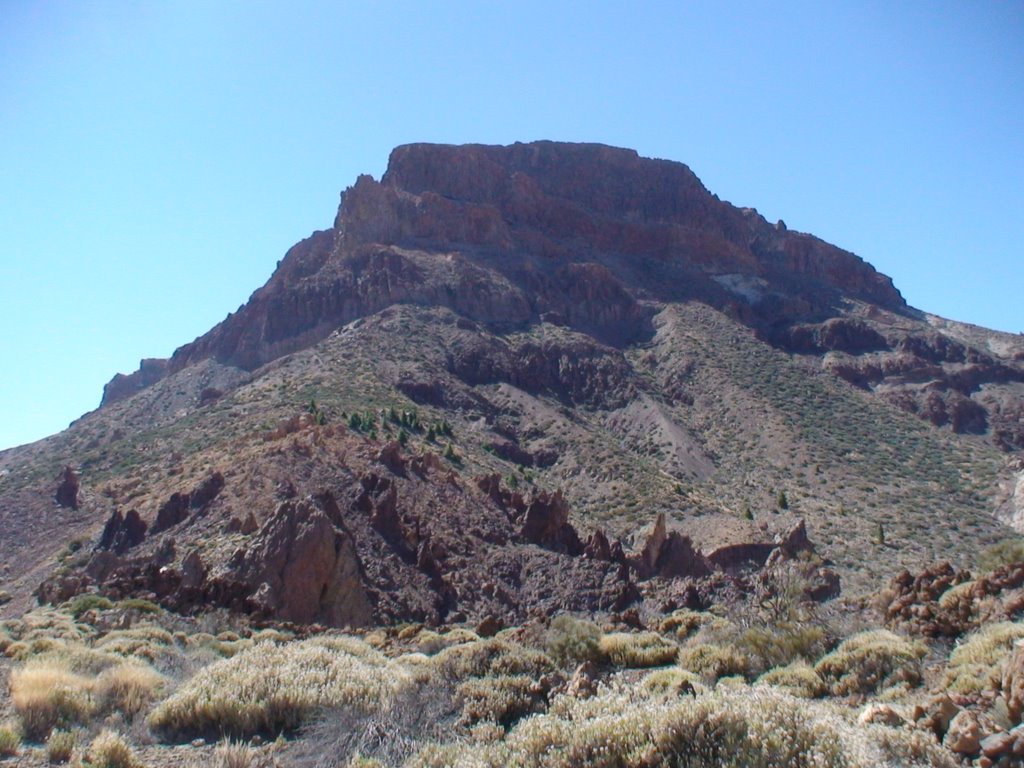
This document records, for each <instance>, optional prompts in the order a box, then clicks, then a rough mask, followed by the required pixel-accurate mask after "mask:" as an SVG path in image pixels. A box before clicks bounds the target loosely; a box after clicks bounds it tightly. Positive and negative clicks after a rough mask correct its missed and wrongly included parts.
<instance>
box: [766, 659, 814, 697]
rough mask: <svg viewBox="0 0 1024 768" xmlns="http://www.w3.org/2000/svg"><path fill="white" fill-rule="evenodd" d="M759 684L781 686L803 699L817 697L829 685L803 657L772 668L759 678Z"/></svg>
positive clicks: (787, 691)
mask: <svg viewBox="0 0 1024 768" xmlns="http://www.w3.org/2000/svg"><path fill="white" fill-rule="evenodd" d="M756 684H757V685H759V686H761V685H771V686H774V687H775V688H781V689H782V690H784V691H786V693H789V694H791V695H793V696H798V697H799V698H801V699H817V698H819V697H821V696H824V695H825V694H826V693H827V692H828V686H827V685H825V681H824V680H822V679H821V675H819V674H818V673H817V672H815V671H814V667H812V666H811V665H810V664H808V663H807V662H806V661H803V660H802V659H801V660H799V661H794V662H793V663H791V664H788V665H786V666H784V667H776V668H775V669H770V670H768V671H767V672H765V673H764V674H763V675H761V676H760V677H759V678H757V683H756Z"/></svg>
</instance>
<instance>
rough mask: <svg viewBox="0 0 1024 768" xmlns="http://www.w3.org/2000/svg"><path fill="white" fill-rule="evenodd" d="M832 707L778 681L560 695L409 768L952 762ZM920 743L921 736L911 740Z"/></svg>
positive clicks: (867, 767) (798, 767)
mask: <svg viewBox="0 0 1024 768" xmlns="http://www.w3.org/2000/svg"><path fill="white" fill-rule="evenodd" d="M874 737H875V732H874V731H870V730H868V729H865V728H860V727H857V726H855V725H853V724H851V723H849V722H848V721H846V720H844V719H843V718H842V717H840V716H839V715H838V714H837V713H836V711H835V710H834V709H832V708H830V707H828V706H827V705H825V704H820V703H815V704H811V703H810V702H806V701H802V700H800V699H795V698H793V697H791V696H787V695H786V694H784V693H781V692H778V691H774V690H772V689H770V688H763V689H750V688H747V687H742V688H739V689H737V690H728V691H715V692H713V693H710V694H707V695H705V696H699V697H696V698H692V697H683V698H680V699H665V700H662V701H655V700H650V699H644V700H639V701H637V700H635V699H632V698H631V697H630V696H629V695H628V693H625V692H623V691H608V692H605V693H602V694H600V695H598V696H597V697H594V698H592V699H585V700H576V699H571V698H569V697H562V698H560V699H558V700H557V701H556V702H555V703H554V704H553V705H552V707H551V709H550V710H549V711H548V712H547V713H546V714H542V715H538V716H536V717H530V718H526V719H524V720H521V721H520V722H519V723H518V724H517V725H516V726H515V727H514V728H513V729H512V730H511V731H510V732H509V733H508V735H507V736H506V738H505V739H503V740H500V741H496V742H490V743H482V744H465V743H463V744H458V743H456V744H446V745H431V746H427V747H425V748H423V749H422V750H421V751H420V752H419V753H418V754H417V755H416V756H415V757H414V758H413V759H412V760H411V761H409V763H408V765H411V766H414V767H416V768H433V767H435V766H436V767H438V768H439V767H440V766H488V767H494V768H498V767H499V766H500V767H501V768H504V767H505V766H517V767H525V766H536V767H537V768H541V766H543V767H544V768H570V766H573V767H574V766H580V765H587V766H598V767H599V768H613V766H685V767H686V768H704V767H705V766H706V767H707V768H711V767H712V766H714V767H715V768H769V767H770V768H775V766H787V768H812V766H813V768H876V767H879V766H893V765H903V766H911V765H915V766H922V767H923V766H926V765H932V766H936V767H938V766H943V767H944V768H945V767H947V766H949V767H951V766H952V765H953V762H952V760H951V759H950V758H949V757H948V755H945V754H944V753H943V752H942V750H941V748H940V747H939V746H938V745H934V744H932V745H927V744H926V743H924V742H923V741H921V740H915V738H914V737H913V736H910V735H904V734H902V733H899V732H893V733H892V734H886V737H885V739H877V738H874ZM911 742H913V743H911Z"/></svg>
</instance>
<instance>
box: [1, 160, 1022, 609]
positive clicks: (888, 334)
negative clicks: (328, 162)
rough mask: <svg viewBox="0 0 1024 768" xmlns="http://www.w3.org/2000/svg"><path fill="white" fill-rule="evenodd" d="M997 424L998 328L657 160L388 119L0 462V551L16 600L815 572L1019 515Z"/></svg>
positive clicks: (204, 597)
mask: <svg viewBox="0 0 1024 768" xmlns="http://www.w3.org/2000/svg"><path fill="white" fill-rule="evenodd" d="M1022 448H1024V339H1022V338H1020V337H1017V336H1013V335H1010V334H1003V333H998V332H995V331H988V330H985V329H981V328H977V327H973V326H968V325H965V324H961V323H957V322H954V321H950V320H944V319H941V318H937V317H934V316H931V315H928V314H926V313H924V312H922V311H919V310H916V309H914V308H911V307H909V306H908V305H907V304H906V302H905V301H904V300H903V298H902V296H901V295H900V293H899V292H898V291H897V290H896V289H895V288H894V287H893V285H892V281H891V280H890V279H889V278H888V277H886V276H884V275H882V274H880V273H879V272H878V271H876V270H875V269H874V268H873V267H872V266H871V265H869V264H867V263H866V262H864V261H863V260H861V259H860V258H858V257H857V256H855V255H854V254H851V253H849V252H847V251H844V250H842V249H840V248H837V247H835V246H833V245H830V244H828V243H826V242H823V241H822V240H819V239H818V238H815V237H813V236H811V235H808V234H802V233H797V232H792V231H789V230H788V229H787V228H786V227H785V225H784V224H783V223H782V222H778V223H776V224H771V223H769V222H767V221H766V220H765V219H764V218H763V217H761V216H760V215H759V214H758V213H757V212H756V211H754V210H753V209H740V208H736V207H734V206H732V205H730V204H729V203H726V202H724V201H721V200H719V199H718V198H717V197H716V196H715V195H713V194H711V193H710V192H709V191H708V190H707V189H705V188H704V186H703V185H702V184H701V182H700V181H699V180H698V178H697V177H696V176H695V175H694V174H693V173H692V172H691V171H690V170H689V169H688V168H687V167H686V166H685V165H682V164H680V163H675V162H669V161H665V160H652V159H646V158H642V157H640V156H638V155H637V153H635V152H633V151H630V150H625V149H616V148H612V147H606V146H601V145H596V144H562V143H553V142H535V143H530V144H515V145H512V146H508V147H495V146H481V145H468V146H457V147H456V146H443V145H429V144H413V145H408V146H402V147H399V148H397V149H395V150H394V152H393V153H392V155H391V159H390V162H389V165H388V169H387V172H386V173H385V174H384V176H383V178H382V179H381V180H380V181H379V182H378V181H375V180H374V179H373V178H371V177H369V176H361V177H359V179H357V180H356V182H355V184H354V185H353V186H352V187H350V188H349V189H347V190H346V191H345V192H344V193H343V194H342V199H341V204H340V207H339V210H338V214H337V217H336V219H335V221H334V225H333V226H332V227H331V228H330V229H327V230H325V231H320V232H316V233H314V234H313V235H311V236H310V237H308V238H307V239H305V240H303V241H302V242H300V243H298V244H297V245H295V246H294V247H293V248H292V249H290V250H289V252H288V253H287V254H286V255H285V257H284V259H283V260H282V261H281V262H280V263H279V265H278V268H277V269H276V271H275V272H274V274H273V275H272V276H271V278H270V280H269V281H268V282H267V283H266V285H264V286H263V287H262V288H260V289H259V290H257V291H256V292H255V293H254V294H253V295H252V297H251V298H250V299H249V301H248V302H247V303H246V304H245V305H244V306H242V307H241V308H239V309H238V311H236V312H235V313H233V314H231V315H229V316H228V317H227V318H226V319H225V320H224V321H223V322H222V323H220V324H218V325H217V326H216V327H214V328H213V329H211V330H210V331H209V332H208V333H206V334H205V335H203V336H201V337H200V338H198V339H196V340H195V341H193V342H192V343H190V344H186V345H185V346H183V347H181V348H180V349H178V350H177V351H176V352H175V353H174V355H173V356H172V357H171V358H170V359H169V360H146V361H143V363H142V365H141V366H140V369H139V370H138V371H137V372H135V373H133V374H130V375H127V376H125V375H118V376H115V377H114V379H113V380H112V381H111V382H110V383H109V384H108V385H107V386H106V388H105V391H104V395H103V401H102V406H101V407H100V408H99V409H98V410H96V411H94V412H92V413H90V414H87V415H85V416H84V417H83V418H81V419H80V420H78V421H77V422H76V423H75V424H73V425H72V426H71V427H70V428H69V429H68V430H66V431H65V432H63V433H61V434H59V435H55V436H54V437H51V438H47V439H46V440H43V441H40V442H39V443H36V444H33V445H30V446H24V447H22V448H19V449H14V450H10V451H5V452H3V453H0V530H2V531H4V533H3V534H0V561H2V562H3V563H5V564H6V565H7V567H8V569H9V572H10V573H13V574H17V577H16V578H15V577H12V579H11V586H10V587H8V589H9V591H10V592H11V594H12V595H13V596H14V597H15V598H16V599H15V601H14V602H13V603H12V604H13V605H23V604H24V601H25V600H27V598H28V595H29V594H30V593H31V592H32V591H33V590H35V593H36V595H37V596H38V597H39V598H40V599H42V600H45V601H53V602H59V601H60V600H64V599H67V598H68V597H70V596H72V595H74V594H77V593H79V592H82V591H89V590H98V591H100V592H103V593H104V594H110V595H113V596H127V595H144V596H147V597H149V598H151V599H154V600H157V601H159V602H161V603H163V604H164V605H166V606H169V607H172V608H175V609H176V610H179V611H184V612H188V611H194V610H200V609H205V608H208V607H210V606H224V607H227V608H230V609H232V610H239V611H244V612H247V613H252V614H254V615H257V616H260V617H264V618H270V619H276V620H287V621H294V622H300V623H305V622H319V623H324V624H332V625H339V626H341V625H372V624H375V623H380V622H390V621H400V620H418V621H427V622H431V623H437V622H440V621H449V620H450V621H456V620H466V619H467V618H469V619H481V618H483V617H487V616H490V617H497V618H498V620H499V621H501V622H518V621H522V620H523V619H524V618H525V617H527V616H529V615H530V614H531V613H533V612H537V611H541V612H545V611H547V612H550V611H553V610H587V611H593V610H613V609H614V610H624V609H627V608H628V607H629V606H637V605H640V606H645V610H660V609H661V608H662V607H664V606H672V605H676V606H679V605H698V606H705V607H706V606H707V605H709V604H711V603H714V602H715V601H716V600H718V599H723V598H722V596H723V595H724V596H729V595H732V596H735V595H737V594H742V593H743V590H744V589H748V590H749V589H750V588H751V582H750V581H749V580H747V579H748V577H749V576H750V574H751V573H757V572H758V570H759V569H761V568H763V567H765V565H766V563H769V562H774V563H777V562H779V561H780V560H782V561H790V560H792V561H794V562H799V563H801V565H800V567H801V568H804V569H805V570H806V571H807V572H806V573H805V574H804V576H805V577H806V579H807V582H808V584H810V585H811V587H810V589H811V590H812V591H813V593H814V594H815V595H816V597H817V598H819V599H823V598H826V597H829V596H834V595H835V594H836V591H837V590H838V589H839V584H840V582H841V583H842V585H843V589H844V590H847V591H850V592H853V593H856V592H858V591H861V590H863V589H865V588H868V587H872V586H877V577H878V575H879V574H880V573H881V574H886V573H893V572H895V571H897V570H898V569H900V568H903V567H907V568H920V567H921V566H923V565H924V564H925V563H928V562H930V561H932V560H934V559H935V558H936V557H938V556H939V555H942V556H944V557H949V556H951V553H953V555H952V556H954V557H955V558H957V559H959V560H961V561H963V563H964V564H969V563H970V562H971V561H972V560H973V559H974V558H975V557H976V555H977V554H978V553H979V552H981V551H982V550H983V549H985V548H986V547H989V546H991V545H992V544H994V543H996V542H998V541H1000V540H1002V539H1003V538H1005V536H1006V535H1007V534H1008V533H1009V532H1010V530H1011V528H1010V527H1009V526H1012V525H1016V526H1018V527H1019V526H1021V525H1022V521H1024V514H1022V510H1024V481H1021V480H1020V478H1021V476H1022V475H1024V465H1022V464H1021V462H1020V458H1019V453H1018V452H1019V451H1020V450H1021V449H1022ZM26 530H35V531H38V532H39V534H40V535H38V536H34V537H31V538H30V537H27V536H24V535H22V534H21V533H19V532H22V531H26ZM69 544H70V546H68V545H69ZM54 558H57V560H56V561H55V560H54ZM19 601H21V602H19Z"/></svg>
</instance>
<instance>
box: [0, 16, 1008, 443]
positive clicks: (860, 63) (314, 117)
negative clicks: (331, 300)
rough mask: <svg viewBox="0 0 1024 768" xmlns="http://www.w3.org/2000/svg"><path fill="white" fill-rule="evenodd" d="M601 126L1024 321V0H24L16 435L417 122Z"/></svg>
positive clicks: (8, 89)
mask: <svg viewBox="0 0 1024 768" xmlns="http://www.w3.org/2000/svg"><path fill="white" fill-rule="evenodd" d="M536 139H552V140H561V141H595V142H602V143H605V144H611V145H616V146H624V147H630V148H633V149H636V150H637V151H639V152H640V154H641V155H645V156H648V157H660V158H666V159H671V160H677V161H680V162H684V163H686V164H687V165H689V166H690V168H691V169H692V170H693V171H694V172H695V173H696V174H697V175H698V176H699V177H700V178H701V180H702V181H703V182H704V184H705V186H707V187H708V188H709V189H710V190H711V191H712V192H714V193H716V194H717V195H719V197H721V198H722V199H724V200H729V201H730V202H732V203H734V204H736V205H740V206H749V207H755V208H757V209H758V210H759V211H760V212H761V213H762V214H763V215H764V216H765V217H766V218H768V219H769V220H770V221H775V220H776V219H780V218H781V219H784V220H785V222H786V224H787V226H788V227H789V228H790V229H796V230H800V231H805V232H811V233H813V234H815V235H817V236H819V237H822V238H824V239H825V240H828V241H829V242H832V243H835V244H836V245H839V246H841V247H843V248H846V249H847V250H851V251H853V252H855V253H857V254H858V255H859V256H861V257H863V258H864V259H866V260H867V261H869V262H870V263H872V264H873V265H874V266H875V267H876V268H877V269H879V270H880V271H882V272H884V273H885V274H888V275H890V276H891V277H892V278H893V279H894V281H895V284H896V286H897V287H898V288H899V289H900V290H901V291H902V292H903V295H904V297H905V298H906V299H907V300H908V301H909V303H910V304H911V305H913V306H915V307H918V308H920V309H924V310H926V311H928V312H932V313H935V314H938V315H942V316H944V317H949V318H952V319H956V320H962V321H966V322H971V323H976V324H979V325H984V326H987V327H991V328H997V329H1000V330H1005V331H1010V332H1014V333H1018V332H1021V331H1024V302H1022V301H1021V299H1022V297H1024V270H1022V266H1024V264H1022V261H1024V260H1022V256H1024V252H1022V248H1024V245H1022V244H1024V2H1022V1H1021V0H1017V1H1015V2H1006V1H1004V2H996V1H995V0H988V1H982V2H943V1H942V0H931V1H929V2H915V1H914V0H907V1H905V2H899V3H892V2H889V1H888V0H886V1H884V2H872V1H871V0H863V1H862V2H844V1H843V0H832V1H831V2H827V3H821V2H817V1H815V2H778V0H776V1H775V2H733V3H721V2H696V1H694V2H685V1H684V0H672V1H671V2H639V1H634V2H610V1H609V2H601V0H590V1H589V2H557V0H547V1H546V2H534V1H533V0H520V1H519V2H516V3H510V2H507V1H506V2H500V3H499V2H488V1H487V0H476V1H474V2H457V1H455V0H448V1H446V2H444V3H425V2H416V1H410V2H399V1H397V0H396V1H394V2H390V1H388V0H347V1H346V2H337V0H334V1H331V2H328V1H324V2H303V1H302V0H289V2H260V1H259V0H249V1H247V2H230V1H228V0H225V1H224V2H216V1H214V0H198V1H193V0H175V1H174V2H167V3H158V2H133V1H132V0H120V2H103V1H102V0H92V1H91V2H67V1H66V0H62V1H60V2H56V1H51V0H2V1H0V328H2V329H3V332H2V333H0V361H2V366H3V367H2V372H0V449H2V448H5V447H10V446H13V445H17V444H21V443H25V442H29V441H32V440H36V439H39V438H42V437H44V436H46V435H48V434H52V433H54V432H57V431H60V430H61V429H64V428H65V427H66V426H67V425H68V423H69V422H71V421H72V420H74V419H76V418H77V417H79V416H81V415H82V414H83V413H86V412H87V411H90V410H92V409H94V408H95V407H97V405H98V404H99V399H100V396H101V394H102V388H103V385H104V384H105V383H106V382H107V381H108V380H109V379H110V378H111V377H112V376H113V375H114V374H115V373H117V372H124V373H128V372H131V371H133V370H135V369H136V368H137V367H138V365H139V361H140V359H142V358H144V357H167V356H169V355H170V354H171V353H172V352H173V351H174V349H175V348H177V347H178V346H181V345H182V344H185V343H187V342H189V341H191V340H192V339H194V338H195V337H197V336H199V335H201V334H203V333H204V332H206V331H207V330H208V329H209V328H211V327H212V326H213V325H214V324H216V323H217V322H219V321H220V320H222V319H223V318H224V317H225V315H227V313H229V312H232V311H234V310H235V309H237V308H238V307H239V306H240V305H241V304H243V303H244V302H245V301H246V299H247V298H248V297H249V295H250V294H251V293H252V292H253V291H254V290H256V289H257V288H258V287H259V286H260V285H262V284H263V283H264V282H265V281H266V280H267V278H269V276H270V274H271V272H272V271H273V269H274V267H275V265H276V263H277V261H278V260H279V259H280V258H281V257H282V256H283V255H284V253H285V251H286V250H287V249H288V248H289V247H290V246H291V245H293V244H294V243H295V242H297V241H298V240H300V239H302V238H303V237H306V236H307V235H309V234H310V233H311V232H312V231H314V230H317V229H326V228H328V227H329V226H330V225H331V223H332V221H333V219H334V214H335V212H336V209H337V205H338V195H339V192H340V191H341V190H343V189H344V188H345V187H347V186H349V185H351V184H352V183H354V181H355V179H356V176H357V175H359V174H360V173H370V174H372V175H373V176H374V177H376V178H379V177H380V175H381V174H382V173H383V171H384V170H385V168H386V166H387V157H388V154H389V152H390V150H391V149H392V148H393V147H395V146H397V145H399V144H404V143H409V142H418V141H431V142H445V143H466V142H474V143H488V144H507V143H511V142H514V141H530V140H536Z"/></svg>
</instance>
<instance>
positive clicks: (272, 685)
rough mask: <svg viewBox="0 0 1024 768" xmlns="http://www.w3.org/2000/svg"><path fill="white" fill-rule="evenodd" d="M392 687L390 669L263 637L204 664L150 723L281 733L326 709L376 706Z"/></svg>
mask: <svg viewBox="0 0 1024 768" xmlns="http://www.w3.org/2000/svg"><path fill="white" fill-rule="evenodd" d="M367 647H368V646H367ZM371 650H372V649H371ZM374 653H376V651H374ZM388 693H389V691H388V684H387V681H386V679H385V674H384V671H383V668H382V667H380V666H376V665H374V664H370V663H367V662H366V661H364V660H362V659H359V658H357V657H356V656H354V655H352V654H350V653H347V652H345V651H342V650H333V649H330V648H327V647H325V645H324V644H323V643H322V642H317V640H316V639H312V640H303V641H298V642H294V643H289V644H287V645H282V646H278V645H274V644H272V643H260V644H258V645H255V646H253V647H251V648H249V649H247V650H245V651H243V652H242V653H240V654H238V655H237V656H235V657H234V658H231V659H225V660H223V661H219V662H217V663H215V664H211V665H210V666H208V667H206V668H204V669H202V670H200V672H199V673H197V674H196V675H195V676H194V677H193V678H192V679H191V680H189V681H188V682H186V683H185V684H184V685H183V686H182V687H181V688H180V689H178V691H177V692H176V693H174V695H172V696H171V697H170V698H168V699H167V700H165V701H164V702H162V703H161V704H159V705H158V706H157V707H156V709H154V710H153V712H152V714H151V715H150V717H149V724H150V726H151V727H152V728H153V729H154V730H157V731H160V732H162V733H164V734H166V735H168V736H171V737H178V736H191V735H204V734H205V735H209V734H224V735H230V736H236V737H247V736H252V735H255V734H257V733H267V734H274V733H280V732H282V731H289V730H292V729H294V728H296V727H297V726H298V725H300V724H301V723H302V722H304V721H305V720H307V719H309V718H310V717H311V716H312V715H313V714H314V713H315V712H316V711H317V710H320V709H322V708H324V707H341V706H346V707H351V708H353V709H355V710H356V711H363V712H370V711H373V710H374V709H375V708H376V707H377V706H378V704H379V702H380V700H381V699H383V698H384V697H385V696H386V695H387V694H388Z"/></svg>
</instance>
